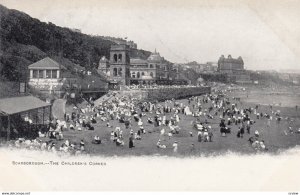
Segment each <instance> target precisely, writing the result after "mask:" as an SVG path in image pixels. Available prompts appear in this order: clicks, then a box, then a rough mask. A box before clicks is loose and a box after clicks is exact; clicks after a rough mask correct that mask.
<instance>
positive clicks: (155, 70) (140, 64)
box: [98, 44, 178, 85]
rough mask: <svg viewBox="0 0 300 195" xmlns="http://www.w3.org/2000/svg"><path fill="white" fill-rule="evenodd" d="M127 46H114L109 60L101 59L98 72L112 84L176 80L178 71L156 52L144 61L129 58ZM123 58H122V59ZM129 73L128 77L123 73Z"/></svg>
mask: <svg viewBox="0 0 300 195" xmlns="http://www.w3.org/2000/svg"><path fill="white" fill-rule="evenodd" d="M128 49H129V48H128V46H127V45H125V44H123V45H114V46H112V47H111V51H110V60H107V59H106V58H105V57H102V58H101V59H100V61H99V66H98V72H99V73H101V74H102V73H104V74H105V75H106V76H107V77H109V78H110V79H111V81H113V82H117V83H119V84H121V85H128V84H154V83H159V84H160V83H161V82H165V83H166V82H167V81H171V80H176V79H178V69H176V68H173V65H172V64H171V63H169V62H168V61H166V60H165V59H164V58H163V57H161V56H160V54H159V53H158V52H156V50H155V51H154V52H153V53H152V54H151V55H150V56H149V57H148V58H147V59H146V60H144V59H140V58H131V59H130V57H129V55H128ZM123 56H124V57H123ZM124 70H126V72H127V71H129V75H128V74H127V73H126V74H124V73H123V71H124Z"/></svg>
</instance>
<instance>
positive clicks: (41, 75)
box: [39, 70, 44, 79]
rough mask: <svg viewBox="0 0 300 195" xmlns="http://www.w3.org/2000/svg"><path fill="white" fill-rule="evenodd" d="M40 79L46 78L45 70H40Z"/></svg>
mask: <svg viewBox="0 0 300 195" xmlns="http://www.w3.org/2000/svg"><path fill="white" fill-rule="evenodd" d="M39 78H40V79H42V78H44V71H43V70H39Z"/></svg>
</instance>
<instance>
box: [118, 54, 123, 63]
mask: <svg viewBox="0 0 300 195" xmlns="http://www.w3.org/2000/svg"><path fill="white" fill-rule="evenodd" d="M118 62H122V54H119V58H118Z"/></svg>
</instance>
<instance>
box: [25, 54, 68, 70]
mask: <svg viewBox="0 0 300 195" xmlns="http://www.w3.org/2000/svg"><path fill="white" fill-rule="evenodd" d="M28 69H43V70H45V69H48V70H58V69H66V68H65V67H64V66H63V65H61V64H59V63H58V62H56V61H55V60H53V59H51V58H49V57H46V58H44V59H42V60H40V61H37V62H35V63H33V64H31V65H29V66H28Z"/></svg>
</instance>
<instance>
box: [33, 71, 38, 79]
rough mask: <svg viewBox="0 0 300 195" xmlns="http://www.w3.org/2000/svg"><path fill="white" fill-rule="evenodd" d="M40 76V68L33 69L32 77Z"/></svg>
mask: <svg viewBox="0 0 300 195" xmlns="http://www.w3.org/2000/svg"><path fill="white" fill-rule="evenodd" d="M38 77H39V71H38V70H33V71H32V78H38Z"/></svg>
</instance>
